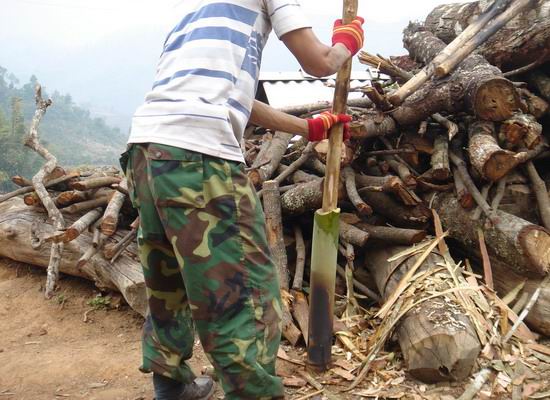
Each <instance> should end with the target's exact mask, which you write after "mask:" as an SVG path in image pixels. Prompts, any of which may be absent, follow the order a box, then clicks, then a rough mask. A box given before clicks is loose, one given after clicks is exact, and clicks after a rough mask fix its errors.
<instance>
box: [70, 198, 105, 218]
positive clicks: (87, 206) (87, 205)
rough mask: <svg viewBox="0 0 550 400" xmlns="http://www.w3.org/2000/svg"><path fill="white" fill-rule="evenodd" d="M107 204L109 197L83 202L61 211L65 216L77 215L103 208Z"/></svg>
mask: <svg viewBox="0 0 550 400" xmlns="http://www.w3.org/2000/svg"><path fill="white" fill-rule="evenodd" d="M107 204H109V197H108V196H102V197H98V198H97V199H92V200H87V201H83V202H81V203H76V204H73V205H70V206H68V207H65V208H62V209H61V211H63V212H64V213H67V214H77V213H80V212H83V211H88V210H91V209H94V208H97V207H103V206H106V205H107Z"/></svg>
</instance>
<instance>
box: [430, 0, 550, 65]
mask: <svg viewBox="0 0 550 400" xmlns="http://www.w3.org/2000/svg"><path fill="white" fill-rule="evenodd" d="M491 3H492V0H481V1H476V2H472V3H454V4H443V5H440V6H437V7H436V8H434V9H433V11H432V12H431V13H430V14H429V15H428V17H427V18H426V21H425V25H426V28H427V29H429V30H430V31H431V32H433V33H434V34H435V35H437V37H438V38H440V39H441V40H443V41H444V42H445V43H450V42H451V41H452V40H453V39H454V38H455V37H456V36H458V35H459V34H460V33H461V32H462V31H463V30H464V29H465V28H466V27H467V26H468V25H469V24H470V23H471V22H472V21H473V20H474V19H475V17H477V16H478V15H479V14H481V13H482V12H483V11H484V10H485V9H486V8H487V7H488V6H489V5H490V4H491ZM533 8H534V9H532V10H529V11H527V12H524V13H523V14H520V15H518V16H517V17H515V18H514V19H512V20H511V21H510V22H508V23H507V24H506V25H505V26H504V27H502V28H501V29H500V30H499V31H498V32H497V33H495V34H494V35H493V36H492V37H491V38H490V39H489V40H488V41H487V42H486V43H485V44H483V45H482V46H481V47H480V48H479V49H478V52H479V53H480V54H481V55H482V56H483V57H485V58H486V59H487V61H489V62H490V63H491V64H494V65H497V66H499V67H500V68H501V69H502V70H504V71H509V70H513V69H516V68H518V67H522V66H525V65H528V64H530V63H532V62H535V61H542V60H541V58H542V59H543V60H544V59H546V60H548V59H550V53H549V52H548V49H549V48H550V7H548V2H546V1H538V2H536V1H534V2H533Z"/></svg>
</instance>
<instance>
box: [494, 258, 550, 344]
mask: <svg viewBox="0 0 550 400" xmlns="http://www.w3.org/2000/svg"><path fill="white" fill-rule="evenodd" d="M491 268H492V270H493V279H494V283H495V288H496V291H497V293H498V295H499V296H500V297H501V298H502V297H504V296H506V295H507V294H508V293H509V292H510V291H512V290H513V289H515V288H516V287H518V286H519V285H520V284H521V283H522V282H525V285H524V286H523V288H522V289H521V292H520V293H518V296H517V299H521V298H522V297H527V298H530V297H531V296H532V295H533V293H534V292H535V290H537V288H538V287H539V286H540V284H541V282H542V280H543V279H541V278H529V279H525V277H523V276H521V275H518V274H516V273H514V272H512V271H511V270H510V267H509V266H508V265H506V264H504V263H502V262H500V261H498V260H494V259H492V260H491ZM548 315H550V287H545V288H543V289H542V292H541V294H540V296H539V298H538V300H537V302H536V303H535V305H534V306H533V308H532V309H531V312H529V314H527V317H525V323H526V324H527V325H528V326H529V327H530V328H531V329H533V330H534V331H536V332H538V333H542V334H543V335H546V336H550V319H549V318H548Z"/></svg>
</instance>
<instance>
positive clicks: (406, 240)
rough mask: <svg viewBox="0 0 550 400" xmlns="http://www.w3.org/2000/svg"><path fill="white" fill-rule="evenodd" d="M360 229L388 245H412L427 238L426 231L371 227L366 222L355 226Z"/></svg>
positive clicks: (371, 237)
mask: <svg viewBox="0 0 550 400" xmlns="http://www.w3.org/2000/svg"><path fill="white" fill-rule="evenodd" d="M355 226H357V227H358V228H359V229H361V230H363V231H365V232H367V233H368V234H369V238H370V239H372V240H377V241H381V242H385V243H387V244H389V243H393V244H402V245H409V246H410V245H412V244H415V243H420V242H421V241H422V240H424V238H425V237H426V231H423V230H419V229H403V228H395V227H393V226H377V225H370V224H367V223H365V222H359V223H357V224H355Z"/></svg>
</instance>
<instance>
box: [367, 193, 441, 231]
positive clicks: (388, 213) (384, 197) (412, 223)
mask: <svg viewBox="0 0 550 400" xmlns="http://www.w3.org/2000/svg"><path fill="white" fill-rule="evenodd" d="M359 194H360V195H361V197H362V198H364V199H365V201H366V202H367V203H368V204H369V205H370V206H371V207H372V208H373V210H374V211H375V212H376V213H377V214H380V215H382V216H384V217H386V218H387V219H388V221H390V222H391V223H392V224H394V225H396V226H398V227H404V228H415V229H416V228H417V229H424V228H426V227H427V225H428V223H429V221H430V220H431V218H432V213H431V212H430V209H429V208H428V207H426V205H425V204H424V203H420V204H418V205H416V206H405V205H403V204H401V203H400V202H398V201H397V200H394V198H393V197H392V196H390V195H388V194H386V193H380V192H371V191H368V190H365V189H359Z"/></svg>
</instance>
